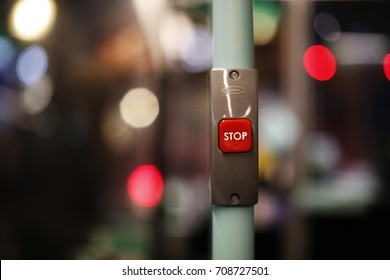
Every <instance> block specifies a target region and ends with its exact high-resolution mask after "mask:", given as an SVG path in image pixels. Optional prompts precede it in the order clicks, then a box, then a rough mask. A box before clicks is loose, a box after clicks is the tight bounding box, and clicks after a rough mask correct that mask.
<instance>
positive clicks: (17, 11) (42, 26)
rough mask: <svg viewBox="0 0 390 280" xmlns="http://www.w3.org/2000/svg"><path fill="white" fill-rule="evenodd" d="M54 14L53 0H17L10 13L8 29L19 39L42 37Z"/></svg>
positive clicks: (55, 7)
mask: <svg viewBox="0 0 390 280" xmlns="http://www.w3.org/2000/svg"><path fill="white" fill-rule="evenodd" d="M56 15H57V6H56V4H55V2H54V1H53V0H18V1H16V2H15V4H14V6H13V8H12V10H11V13H10V18H9V25H10V31H11V33H12V35H13V36H15V37H16V38H18V39H20V40H25V41H34V40H39V39H42V38H43V37H45V36H46V35H47V34H48V32H49V31H50V30H51V28H52V27H53V25H54V21H55V18H56Z"/></svg>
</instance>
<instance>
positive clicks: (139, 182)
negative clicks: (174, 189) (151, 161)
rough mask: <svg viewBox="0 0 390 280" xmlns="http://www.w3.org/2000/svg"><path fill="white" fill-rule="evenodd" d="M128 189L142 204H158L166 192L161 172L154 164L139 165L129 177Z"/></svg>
mask: <svg viewBox="0 0 390 280" xmlns="http://www.w3.org/2000/svg"><path fill="white" fill-rule="evenodd" d="M127 191H128V193H129V196H130V198H131V199H132V200H133V201H134V202H135V203H137V204H138V205H140V206H143V207H153V206H156V205H157V204H158V203H159V202H160V201H161V198H162V195H163V192H164V181H163V177H162V175H161V172H160V171H159V170H158V169H157V168H156V167H155V166H154V165H141V166H139V167H137V168H136V169H135V170H134V171H133V172H132V173H131V174H130V176H129V178H128V179H127Z"/></svg>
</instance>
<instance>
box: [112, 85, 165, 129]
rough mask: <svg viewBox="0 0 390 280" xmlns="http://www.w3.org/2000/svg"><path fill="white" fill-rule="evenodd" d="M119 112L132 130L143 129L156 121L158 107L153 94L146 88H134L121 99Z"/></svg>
mask: <svg viewBox="0 0 390 280" xmlns="http://www.w3.org/2000/svg"><path fill="white" fill-rule="evenodd" d="M119 110H120V114H121V117H122V119H123V120H124V121H125V122H126V123H127V124H129V125H130V126H132V127H134V128H143V127H147V126H149V125H151V124H152V123H153V122H154V121H155V120H156V118H157V116H158V114H159V111H160V107H159V103H158V99H157V97H156V95H155V94H154V93H153V92H151V91H150V90H148V89H146V88H135V89H132V90H130V91H128V92H127V93H126V94H125V96H124V97H123V98H122V100H121V102H120V104H119Z"/></svg>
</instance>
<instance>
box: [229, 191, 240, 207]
mask: <svg viewBox="0 0 390 280" xmlns="http://www.w3.org/2000/svg"><path fill="white" fill-rule="evenodd" d="M230 201H231V202H232V203H233V204H238V203H239V202H240V196H239V194H237V193H232V194H231V195H230Z"/></svg>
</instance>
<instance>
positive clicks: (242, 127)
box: [218, 119, 252, 153]
mask: <svg viewBox="0 0 390 280" xmlns="http://www.w3.org/2000/svg"><path fill="white" fill-rule="evenodd" d="M218 131H219V149H220V150H221V151H222V152H224V153H246V152H249V151H250V150H251V149H252V123H251V121H250V120H248V119H223V120H221V121H220V122H219V124H218Z"/></svg>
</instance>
